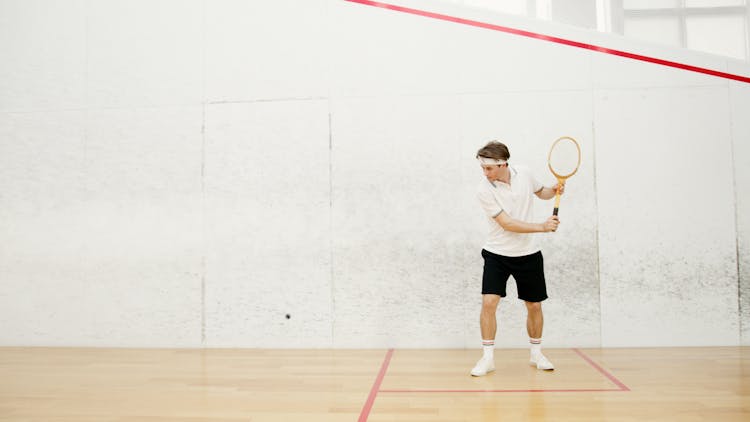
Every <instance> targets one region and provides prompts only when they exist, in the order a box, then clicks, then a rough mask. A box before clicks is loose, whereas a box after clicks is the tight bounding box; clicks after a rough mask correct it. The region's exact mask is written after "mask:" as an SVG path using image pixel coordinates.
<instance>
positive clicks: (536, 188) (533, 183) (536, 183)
mask: <svg viewBox="0 0 750 422" xmlns="http://www.w3.org/2000/svg"><path fill="white" fill-rule="evenodd" d="M529 180H530V181H531V187H532V188H533V189H534V193H537V192H539V190H541V189H543V188H544V185H543V184H542V183H541V182H540V181H538V180H536V177H534V175H533V174H531V172H529Z"/></svg>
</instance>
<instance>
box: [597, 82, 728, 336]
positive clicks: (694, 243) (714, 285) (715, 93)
mask: <svg viewBox="0 0 750 422" xmlns="http://www.w3.org/2000/svg"><path fill="white" fill-rule="evenodd" d="M726 98H727V87H726V85H725V84H723V85H717V86H706V87H696V88H689V89H674V88H643V89H627V90H616V89H607V90H604V89H603V90H601V91H599V92H598V93H597V99H596V101H597V103H596V109H597V135H598V139H599V140H600V144H599V145H597V186H598V188H599V254H600V264H601V290H602V344H603V345H604V346H629V345H634V344H637V345H653V346H665V345H681V346H685V345H702V344H705V345H710V344H734V343H735V342H736V341H737V332H738V329H739V326H738V318H737V274H736V267H737V266H736V254H735V247H734V209H733V207H732V203H733V191H732V185H733V183H732V173H731V168H732V166H731V141H730V134H729V124H728V120H729V109H728V105H727V102H726ZM605 142H606V143H607V146H606V147H605V146H603V145H601V144H603V143H605Z"/></svg>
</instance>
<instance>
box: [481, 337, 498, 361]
mask: <svg viewBox="0 0 750 422" xmlns="http://www.w3.org/2000/svg"><path fill="white" fill-rule="evenodd" d="M482 351H483V352H484V355H482V357H483V358H487V359H494V357H495V353H494V352H495V340H482Z"/></svg>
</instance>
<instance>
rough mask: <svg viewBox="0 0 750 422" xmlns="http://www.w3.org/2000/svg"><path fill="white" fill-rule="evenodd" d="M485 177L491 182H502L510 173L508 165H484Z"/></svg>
mask: <svg viewBox="0 0 750 422" xmlns="http://www.w3.org/2000/svg"><path fill="white" fill-rule="evenodd" d="M482 171H483V172H484V177H486V178H487V180H489V181H490V182H494V181H497V180H501V179H503V178H504V177H505V175H506V174H507V173H508V163H505V164H500V165H482Z"/></svg>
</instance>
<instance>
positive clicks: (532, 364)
mask: <svg viewBox="0 0 750 422" xmlns="http://www.w3.org/2000/svg"><path fill="white" fill-rule="evenodd" d="M529 365H531V366H533V367H536V369H539V370H540V371H554V370H555V367H554V366H553V367H552V368H540V367H539V365H537V364H536V363H534V362H529Z"/></svg>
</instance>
